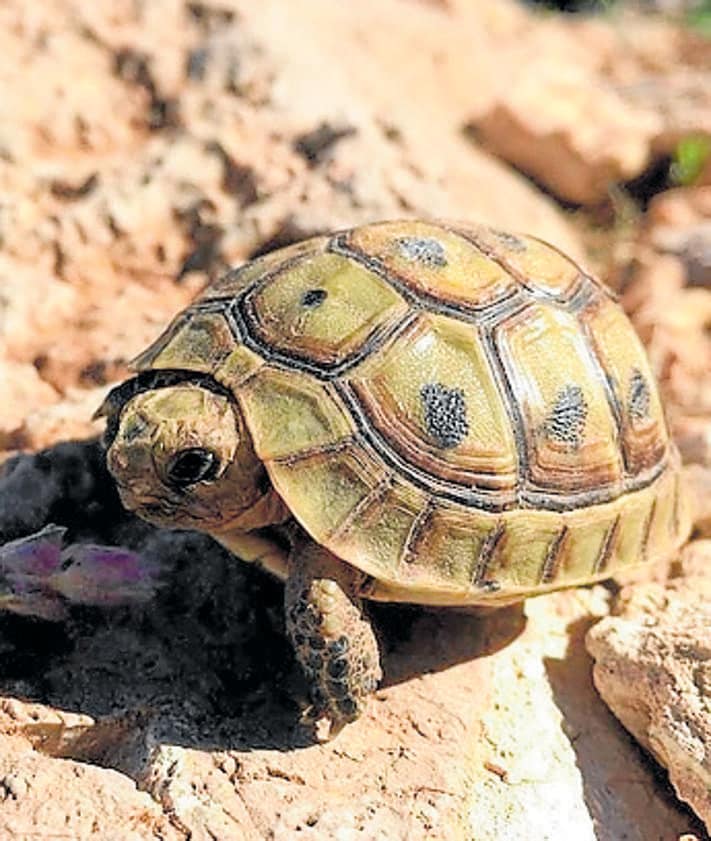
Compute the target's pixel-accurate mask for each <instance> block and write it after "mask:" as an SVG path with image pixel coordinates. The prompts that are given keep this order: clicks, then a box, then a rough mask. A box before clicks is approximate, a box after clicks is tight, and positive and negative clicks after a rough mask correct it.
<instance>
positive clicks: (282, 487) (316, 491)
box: [266, 442, 387, 566]
mask: <svg viewBox="0 0 711 841" xmlns="http://www.w3.org/2000/svg"><path fill="white" fill-rule="evenodd" d="M266 467H267V470H268V472H269V475H270V477H271V479H272V482H273V483H274V487H275V488H276V490H277V492H278V493H279V494H280V495H281V496H282V497H283V498H284V499H285V500H286V501H287V504H289V507H290V508H291V509H292V511H293V512H294V514H295V516H296V518H297V519H298V520H299V521H300V522H301V524H302V525H303V526H304V528H306V530H307V531H308V532H309V533H310V534H311V535H312V537H313V538H314V539H315V540H317V541H318V542H320V543H323V544H324V545H325V546H327V547H329V548H330V549H331V551H336V549H335V544H333V542H332V541H331V539H330V536H331V535H332V534H334V533H336V532H337V531H338V530H339V527H341V526H342V525H343V524H344V522H345V521H346V520H347V518H348V517H349V515H351V514H353V512H354V511H355V512H357V511H358V510H359V509H360V508H361V507H362V503H363V502H364V501H365V500H366V498H367V497H368V496H369V495H370V494H371V492H372V490H373V488H374V487H376V486H379V485H382V484H383V483H384V482H385V480H386V478H387V471H386V470H385V468H384V466H383V465H382V464H381V463H380V462H379V461H378V460H377V459H376V458H373V457H371V456H370V455H369V454H368V453H367V452H365V451H364V450H363V449H362V448H360V447H359V446H358V444H357V443H356V442H346V443H344V445H343V446H341V447H337V448H334V449H333V450H331V451H326V452H320V453H319V452H315V453H312V454H307V455H304V457H303V458H301V459H299V460H291V461H267V462H266ZM375 507H376V508H377V506H375ZM341 557H347V556H346V555H341ZM367 560H368V559H367V558H366V557H364V558H363V561H364V562H367ZM357 565H358V566H360V563H358V564H357Z"/></svg>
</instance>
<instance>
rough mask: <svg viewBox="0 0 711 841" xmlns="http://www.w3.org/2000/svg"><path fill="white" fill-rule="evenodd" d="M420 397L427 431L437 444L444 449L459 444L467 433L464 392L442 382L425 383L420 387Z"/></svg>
mask: <svg viewBox="0 0 711 841" xmlns="http://www.w3.org/2000/svg"><path fill="white" fill-rule="evenodd" d="M420 397H421V398H422V406H423V408H424V413H425V425H426V427H427V432H428V434H429V435H430V436H431V437H432V438H434V440H435V443H436V444H437V446H438V447H442V449H445V450H446V449H451V448H452V447H456V446H457V444H460V443H461V442H462V441H463V440H464V439H465V438H466V437H467V434H468V433H469V422H468V421H467V405H466V403H465V402H464V392H463V391H462V390H461V389H460V388H447V386H445V385H442V383H427V385H423V386H422V388H421V389H420Z"/></svg>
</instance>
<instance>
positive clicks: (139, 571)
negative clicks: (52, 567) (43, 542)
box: [48, 543, 160, 605]
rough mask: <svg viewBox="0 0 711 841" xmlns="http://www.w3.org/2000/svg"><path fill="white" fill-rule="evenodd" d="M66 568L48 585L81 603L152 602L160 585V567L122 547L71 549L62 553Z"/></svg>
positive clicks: (55, 575) (53, 576) (76, 547)
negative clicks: (150, 600)
mask: <svg viewBox="0 0 711 841" xmlns="http://www.w3.org/2000/svg"><path fill="white" fill-rule="evenodd" d="M62 567H63V568H62V569H61V570H59V571H58V572H56V573H54V574H53V575H52V576H51V578H50V579H49V581H48V584H49V586H50V587H51V588H52V589H53V590H55V591H56V592H57V593H61V594H62V595H63V596H64V597H65V598H66V599H68V600H69V601H71V602H76V603H79V604H94V605H115V604H125V603H127V602H140V601H148V600H149V599H151V598H153V596H154V595H155V592H156V589H157V588H158V586H159V584H160V580H159V579H160V567H159V565H158V564H156V563H152V562H150V561H148V560H146V559H145V558H143V557H142V556H141V555H140V554H139V553H137V552H132V551H131V550H130V549H126V548H124V547H122V546H98V545H95V544H88V543H77V544H74V545H72V546H68V547H67V548H66V549H65V550H64V552H63V553H62Z"/></svg>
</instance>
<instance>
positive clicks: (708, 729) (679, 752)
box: [587, 546, 711, 828]
mask: <svg viewBox="0 0 711 841" xmlns="http://www.w3.org/2000/svg"><path fill="white" fill-rule="evenodd" d="M696 551H697V552H698V553H701V552H703V554H704V555H705V556H706V558H707V560H708V559H711V553H709V552H708V547H707V546H706V547H700V548H698V549H697V550H696ZM710 585H711V581H710V579H709V576H708V573H707V574H706V575H703V576H700V577H699V578H698V579H695V578H690V579H688V582H687V585H686V586H681V587H678V588H677V589H670V588H664V587H663V586H662V585H661V584H649V585H646V586H644V585H638V586H637V587H635V588H633V589H631V590H630V591H629V592H627V593H625V592H624V591H623V599H622V602H621V605H620V607H619V610H620V613H619V615H616V616H611V617H608V618H606V619H603V620H601V621H600V622H599V623H598V624H597V625H596V626H595V627H594V628H593V629H592V630H591V631H590V632H589V634H588V636H587V647H588V650H589V652H590V654H591V655H592V656H593V657H594V659H595V667H594V670H593V676H594V680H595V686H596V687H597V689H598V691H599V692H600V694H601V695H602V697H603V698H604V699H605V701H606V703H607V704H608V705H609V706H610V709H611V710H612V711H613V712H614V713H615V715H616V716H617V718H619V719H620V721H621V722H622V723H623V724H624V726H625V727H626V728H627V729H628V730H629V731H630V732H631V733H632V734H633V735H634V737H635V738H636V739H637V740H638V741H639V742H640V744H642V745H643V746H644V747H645V748H646V749H647V750H648V751H650V752H651V753H652V754H653V755H654V756H655V757H656V758H657V759H658V760H659V762H661V764H662V765H664V766H665V767H666V768H667V769H668V771H669V778H670V780H671V782H672V784H673V786H674V788H675V790H676V792H677V794H678V795H679V797H680V798H681V799H682V800H685V801H686V802H687V803H689V805H690V806H691V807H692V809H694V810H695V812H696V813H697V814H698V815H699V817H700V818H701V819H702V820H703V821H705V823H706V825H707V827H709V828H711V636H709V628H710V627H711V609H710V608H709V593H710V592H711V588H710Z"/></svg>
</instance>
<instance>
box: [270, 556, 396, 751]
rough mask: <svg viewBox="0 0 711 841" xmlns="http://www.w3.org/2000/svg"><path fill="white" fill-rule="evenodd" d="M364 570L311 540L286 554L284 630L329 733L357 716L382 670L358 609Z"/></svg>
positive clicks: (317, 713) (315, 711)
mask: <svg viewBox="0 0 711 841" xmlns="http://www.w3.org/2000/svg"><path fill="white" fill-rule="evenodd" d="M362 577H363V574H362V573H361V572H358V571H357V570H355V569H353V568H352V567H350V566H348V564H345V563H343V561H340V560H339V559H338V558H336V557H335V555H332V554H331V553H330V552H328V551H327V550H326V549H323V548H322V547H320V546H318V545H317V544H315V543H312V542H310V541H309V542H307V543H305V544H302V545H301V546H297V547H296V549H295V550H294V552H293V553H292V555H291V557H290V559H289V575H288V578H287V581H286V589H285V594H284V603H285V608H286V629H287V632H288V634H289V637H290V639H291V642H292V645H293V646H294V650H295V651H296V656H297V659H298V660H299V663H300V664H301V666H302V668H303V670H304V672H305V673H306V677H307V678H308V680H309V683H310V694H311V700H312V702H313V708H312V713H311V715H312V717H313V718H314V719H316V718H319V717H320V716H325V717H327V718H328V719H330V721H331V734H330V735H331V736H333V735H335V734H336V733H337V732H338V731H339V730H340V729H341V727H342V726H343V725H344V724H346V723H347V722H349V721H353V720H354V719H356V718H358V716H359V715H360V713H361V712H362V710H363V707H364V705H365V699H366V698H367V696H368V695H369V694H370V693H371V692H372V691H373V690H374V689H375V688H376V686H377V685H378V681H379V680H380V678H381V676H382V673H381V670H380V654H379V651H378V644H377V641H376V639H375V634H374V633H373V628H372V626H371V624H370V622H369V621H368V618H367V617H366V616H365V614H364V612H363V606H362V600H361V599H360V597H359V596H358V583H359V582H360V580H361V579H362Z"/></svg>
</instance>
